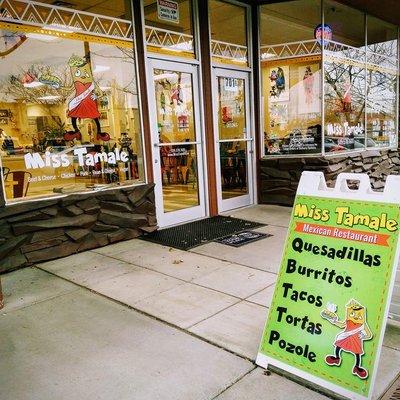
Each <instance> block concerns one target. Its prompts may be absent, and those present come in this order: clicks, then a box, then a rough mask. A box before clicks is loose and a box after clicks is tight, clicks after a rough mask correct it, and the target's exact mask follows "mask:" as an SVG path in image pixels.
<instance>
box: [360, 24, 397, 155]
mask: <svg viewBox="0 0 400 400" xmlns="http://www.w3.org/2000/svg"><path fill="white" fill-rule="evenodd" d="M397 60H398V35H397V27H396V26H393V25H391V24H389V23H386V22H383V21H381V20H378V19H377V18H374V17H370V16H368V18H367V106H366V112H367V146H368V147H389V146H390V147H392V146H396V145H397V123H396V122H397V118H396V110H397V101H398V97H397V75H398V70H397Z"/></svg>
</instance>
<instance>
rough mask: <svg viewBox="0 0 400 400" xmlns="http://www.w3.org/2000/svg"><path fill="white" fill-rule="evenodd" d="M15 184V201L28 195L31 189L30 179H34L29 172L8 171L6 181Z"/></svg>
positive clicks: (13, 189) (5, 176)
mask: <svg viewBox="0 0 400 400" xmlns="http://www.w3.org/2000/svg"><path fill="white" fill-rule="evenodd" d="M9 177H11V179H10V180H9V181H11V182H13V188H12V191H13V199H18V198H20V197H25V196H26V195H27V194H28V189H29V178H32V174H31V173H30V172H27V171H8V172H7V173H6V174H5V175H4V181H7V180H8V178H9Z"/></svg>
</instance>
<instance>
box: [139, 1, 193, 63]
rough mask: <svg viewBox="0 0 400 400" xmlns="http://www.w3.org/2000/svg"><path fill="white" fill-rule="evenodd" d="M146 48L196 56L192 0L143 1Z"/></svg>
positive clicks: (180, 55) (170, 54)
mask: <svg viewBox="0 0 400 400" xmlns="http://www.w3.org/2000/svg"><path fill="white" fill-rule="evenodd" d="M143 4H144V18H145V29H146V42H147V50H148V51H151V52H152V53H159V54H165V55H168V56H174V57H188V58H194V57H195V47H194V46H195V43H194V39H193V18H192V0H179V1H177V0H175V1H173V0H144V1H143Z"/></svg>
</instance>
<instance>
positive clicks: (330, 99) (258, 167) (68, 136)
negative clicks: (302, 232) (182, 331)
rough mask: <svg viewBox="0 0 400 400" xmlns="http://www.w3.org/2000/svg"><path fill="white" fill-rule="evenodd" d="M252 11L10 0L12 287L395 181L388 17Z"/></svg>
mask: <svg viewBox="0 0 400 400" xmlns="http://www.w3.org/2000/svg"><path fill="white" fill-rule="evenodd" d="M256 3H257V2H238V1H233V0H232V1H225V0H224V1H223V0H209V1H205V0H204V1H200V0H198V1H195V0H180V1H178V0H174V1H169V0H168V1H167V0H142V1H140V2H139V1H134V2H129V1H113V2H104V3H101V4H100V5H99V4H97V3H96V4H95V5H93V3H92V2H91V1H89V0H79V1H71V2H69V1H56V2H51V1H49V2H47V1H41V2H35V1H28V0H15V1H14V0H0V29H1V31H2V38H1V43H0V46H1V48H0V56H1V61H0V80H1V88H0V135H1V138H0V140H1V144H0V147H1V150H0V151H1V170H2V181H1V182H2V190H1V194H0V202H1V208H0V241H1V242H0V257H1V258H3V260H4V262H3V263H2V266H1V269H0V272H1V271H7V270H11V269H14V268H17V267H19V266H23V265H29V264H32V263H35V262H40V261H44V260H49V259H53V258H57V257H61V256H65V255H68V254H72V253H75V252H80V251H84V250H87V249H91V248H96V247H100V246H104V245H107V244H109V243H113V242H116V241H119V240H124V239H129V238H133V237H137V236H139V235H140V234H142V233H143V232H151V231H152V230H154V229H157V226H159V227H166V226H171V225H174V224H179V223H183V222H186V221H191V220H195V219H200V218H204V217H207V216H213V215H217V214H218V213H221V212H225V211H229V210H232V209H235V208H239V207H244V206H248V205H252V204H256V203H258V202H265V203H278V204H290V203H291V201H292V200H293V195H294V193H295V190H296V186H297V182H298V179H299V176H300V174H301V172H302V170H305V169H318V170H320V169H322V170H324V171H326V174H327V178H328V179H330V180H333V179H334V177H335V176H336V175H337V173H339V172H341V171H355V172H361V171H368V170H369V169H371V164H372V165H376V167H373V171H372V173H371V177H372V178H373V179H374V185H375V187H376V188H377V189H379V188H381V187H382V183H381V182H383V180H384V176H385V175H387V174H388V173H396V172H397V171H398V168H400V159H399V158H398V153H397V145H398V140H397V132H398V69H399V68H398V58H399V57H398V28H397V26H395V25H393V24H391V23H390V17H388V18H386V19H385V18H383V19H379V18H377V16H378V17H382V15H379V13H378V14H376V13H375V14H376V15H374V16H372V15H370V14H369V13H367V11H370V10H360V7H358V9H356V8H349V7H348V6H345V5H344V4H342V3H338V2H333V1H328V0H326V1H325V0H324V1H320V0H296V1H285V2H279V3H274V2H258V4H256ZM261 3H268V4H261ZM350 3H351V2H350ZM354 6H357V4H354ZM299 10H300V11H299ZM373 11H374V10H371V12H373ZM388 15H390V13H388ZM392 18H393V16H392ZM388 19H389V21H388ZM392 22H393V21H392Z"/></svg>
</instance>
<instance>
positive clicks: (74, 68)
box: [68, 55, 93, 83]
mask: <svg viewBox="0 0 400 400" xmlns="http://www.w3.org/2000/svg"><path fill="white" fill-rule="evenodd" d="M68 65H69V67H70V70H71V76H72V79H73V80H74V82H81V83H91V82H93V74H92V69H91V67H90V63H88V62H87V61H86V60H85V59H84V58H82V57H79V56H77V55H72V56H71V58H70V59H69V61H68Z"/></svg>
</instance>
